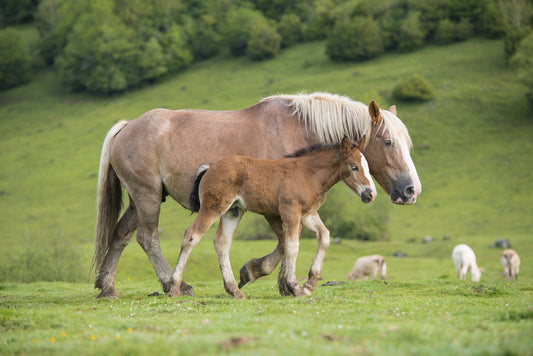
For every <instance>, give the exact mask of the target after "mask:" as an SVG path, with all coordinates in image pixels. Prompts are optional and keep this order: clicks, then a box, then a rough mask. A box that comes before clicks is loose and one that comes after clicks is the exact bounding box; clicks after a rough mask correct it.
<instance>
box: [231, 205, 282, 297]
mask: <svg viewBox="0 0 533 356" xmlns="http://www.w3.org/2000/svg"><path fill="white" fill-rule="evenodd" d="M265 219H266V220H267V221H268V223H269V224H270V227H271V228H272V231H274V233H275V234H276V236H277V237H278V245H277V246H276V248H275V249H274V251H272V252H271V253H269V254H268V255H266V256H263V257H260V258H252V259H251V260H249V261H248V262H246V263H245V264H244V266H242V267H241V270H240V282H239V288H242V287H243V286H244V285H245V284H246V283H248V282H254V281H255V280H256V279H258V278H260V277H263V276H267V275H269V274H271V273H272V272H273V271H274V269H275V268H276V266H277V265H278V263H279V262H280V261H281V259H282V258H283V256H284V254H285V239H284V237H283V226H282V222H281V218H280V217H279V216H265Z"/></svg>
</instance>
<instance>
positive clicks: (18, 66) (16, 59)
mask: <svg viewBox="0 0 533 356" xmlns="http://www.w3.org/2000/svg"><path fill="white" fill-rule="evenodd" d="M0 53H1V55H0V89H8V88H11V87H14V86H16V85H19V84H22V83H26V82H28V81H29V80H30V74H31V64H30V57H29V55H28V51H27V50H26V48H25V47H24V45H23V44H22V40H21V37H20V35H19V33H18V32H17V31H15V30H14V29H12V28H5V29H3V30H0Z"/></svg>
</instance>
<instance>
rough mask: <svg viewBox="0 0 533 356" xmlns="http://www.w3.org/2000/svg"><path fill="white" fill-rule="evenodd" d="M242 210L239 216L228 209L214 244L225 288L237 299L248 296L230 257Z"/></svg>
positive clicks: (221, 220) (221, 221) (219, 226)
mask: <svg viewBox="0 0 533 356" xmlns="http://www.w3.org/2000/svg"><path fill="white" fill-rule="evenodd" d="M241 217H242V212H241V211H239V212H238V215H237V216H234V215H233V211H228V212H226V214H224V216H222V218H221V219H220V224H219V225H218V230H217V232H216V234H215V239H214V241H213V242H214V244H215V250H216V251H217V257H218V263H219V266H220V272H221V273H222V278H223V279H224V289H225V290H226V292H228V293H229V294H230V295H231V296H233V298H235V299H245V298H246V296H245V295H244V294H243V293H242V292H241V291H240V289H239V288H238V287H237V282H236V281H235V276H234V275H233V271H232V269H231V263H230V259H229V251H230V248H231V242H232V240H233V234H234V233H235V230H236V229H237V225H238V224H239V221H240V220H241Z"/></svg>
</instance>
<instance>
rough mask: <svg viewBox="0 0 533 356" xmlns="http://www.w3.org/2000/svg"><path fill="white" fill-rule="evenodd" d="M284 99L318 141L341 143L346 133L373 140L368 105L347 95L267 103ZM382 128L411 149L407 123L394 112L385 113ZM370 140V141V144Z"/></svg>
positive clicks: (294, 97) (303, 96)
mask: <svg viewBox="0 0 533 356" xmlns="http://www.w3.org/2000/svg"><path fill="white" fill-rule="evenodd" d="M273 98H281V99H286V100H290V102H291V104H290V107H291V108H292V110H293V114H296V115H298V117H299V118H300V120H302V121H303V122H304V123H305V126H306V128H307V129H308V130H310V131H311V132H312V133H313V134H314V135H316V136H317V137H318V139H319V140H320V141H321V142H323V143H327V144H332V143H339V142H341V140H342V138H343V137H344V135H345V134H346V133H349V134H350V135H351V136H352V138H360V137H362V136H363V135H366V136H367V138H368V137H370V133H371V131H372V120H371V119H370V114H369V112H368V105H366V104H364V103H361V102H359V101H353V100H351V99H350V98H348V97H346V96H340V95H336V94H329V93H313V94H296V95H285V94H281V95H273V96H269V97H267V98H264V99H263V100H267V99H273ZM381 117H382V118H383V120H382V125H383V126H384V129H385V130H388V131H389V133H390V135H391V139H392V140H393V142H394V141H397V142H402V143H404V144H406V145H407V147H409V148H411V147H412V143H411V138H410V137H409V133H408V131H407V128H406V127H405V125H404V124H403V122H402V121H401V120H400V119H398V118H397V117H396V115H394V114H393V113H391V112H389V111H387V110H381ZM368 141H369V140H368V139H367V140H366V142H368Z"/></svg>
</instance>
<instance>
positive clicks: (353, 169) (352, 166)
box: [350, 163, 359, 171]
mask: <svg viewBox="0 0 533 356" xmlns="http://www.w3.org/2000/svg"><path fill="white" fill-rule="evenodd" d="M350 168H351V169H352V171H358V170H359V167H357V165H356V164H355V163H352V164H350Z"/></svg>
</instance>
